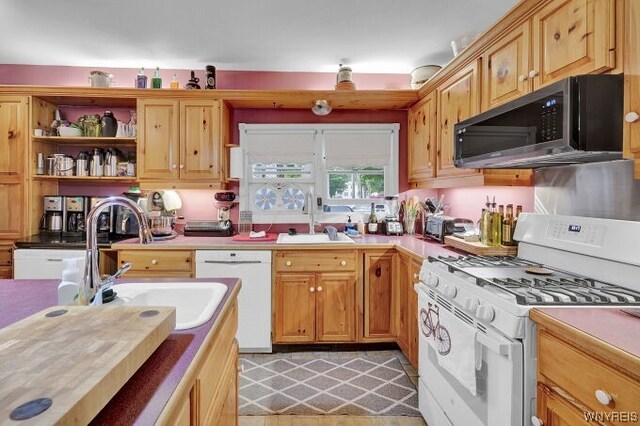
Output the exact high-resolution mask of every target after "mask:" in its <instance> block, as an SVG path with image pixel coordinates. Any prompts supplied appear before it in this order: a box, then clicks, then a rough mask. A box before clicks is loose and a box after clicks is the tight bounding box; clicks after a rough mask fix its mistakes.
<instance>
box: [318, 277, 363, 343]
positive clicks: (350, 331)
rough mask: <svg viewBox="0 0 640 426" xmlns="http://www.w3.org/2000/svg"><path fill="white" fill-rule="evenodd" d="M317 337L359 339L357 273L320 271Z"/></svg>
mask: <svg viewBox="0 0 640 426" xmlns="http://www.w3.org/2000/svg"><path fill="white" fill-rule="evenodd" d="M315 293H316V340H317V341H318V342H355V341H356V275H355V274H353V273H346V272H337V273H321V274H318V276H317V279H316V291H315Z"/></svg>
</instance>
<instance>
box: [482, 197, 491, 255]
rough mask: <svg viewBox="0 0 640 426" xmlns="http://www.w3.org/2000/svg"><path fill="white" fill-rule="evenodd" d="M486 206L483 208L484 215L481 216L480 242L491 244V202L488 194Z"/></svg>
mask: <svg viewBox="0 0 640 426" xmlns="http://www.w3.org/2000/svg"><path fill="white" fill-rule="evenodd" d="M485 206H486V207H485V208H484V209H482V216H480V242H481V243H482V244H484V245H486V246H488V245H491V244H489V242H490V237H491V203H490V202H489V196H488V195H487V202H486V204H485Z"/></svg>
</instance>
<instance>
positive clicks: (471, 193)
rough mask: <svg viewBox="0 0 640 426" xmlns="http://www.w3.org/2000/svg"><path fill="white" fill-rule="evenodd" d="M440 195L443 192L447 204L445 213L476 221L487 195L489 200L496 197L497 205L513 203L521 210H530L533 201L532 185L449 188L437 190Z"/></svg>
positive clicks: (531, 209)
mask: <svg viewBox="0 0 640 426" xmlns="http://www.w3.org/2000/svg"><path fill="white" fill-rule="evenodd" d="M438 192H439V194H440V195H443V194H444V202H445V204H449V208H448V209H445V213H446V214H448V215H450V216H455V217H460V218H465V219H471V220H473V221H478V219H480V214H481V213H482V209H483V208H484V205H485V202H486V199H487V195H488V196H489V198H490V199H491V200H493V196H494V195H495V197H496V203H497V204H498V205H500V204H504V205H505V206H506V205H507V204H513V208H514V209H515V207H516V205H518V204H519V205H521V206H522V208H523V211H525V212H532V211H533V202H534V194H533V192H534V188H533V187H526V188H522V187H513V186H488V187H475V188H449V189H441V190H440V191H438Z"/></svg>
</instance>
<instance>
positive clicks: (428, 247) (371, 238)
mask: <svg viewBox="0 0 640 426" xmlns="http://www.w3.org/2000/svg"><path fill="white" fill-rule="evenodd" d="M354 241H355V244H276V243H274V242H273V241H255V242H237V241H233V240H232V239H231V237H185V236H184V235H178V236H177V237H176V238H174V239H173V240H166V241H154V242H153V243H151V244H150V245H144V244H140V243H139V242H138V239H137V238H133V239H129V240H125V241H121V242H119V243H116V244H113V245H112V246H111V248H112V249H114V250H123V249H127V250H135V249H146V250H149V249H157V250H251V249H254V250H255V249H258V250H274V249H280V250H287V249H300V250H305V249H313V250H318V249H319V250H336V249H350V248H353V249H360V248H376V247H390V248H391V247H395V248H397V249H400V250H401V251H404V252H406V253H408V254H412V255H414V256H418V257H422V258H423V259H426V258H427V257H429V256H450V255H458V254H459V252H457V251H455V250H453V249H452V248H449V247H445V246H444V245H442V244H440V243H438V242H437V241H433V240H425V239H424V238H423V237H422V236H420V235H402V236H386V235H370V234H366V235H364V236H362V237H359V238H354Z"/></svg>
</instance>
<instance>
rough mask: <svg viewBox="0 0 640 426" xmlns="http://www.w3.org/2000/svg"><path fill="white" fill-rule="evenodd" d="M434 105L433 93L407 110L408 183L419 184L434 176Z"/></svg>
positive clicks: (435, 136) (435, 124)
mask: <svg viewBox="0 0 640 426" xmlns="http://www.w3.org/2000/svg"><path fill="white" fill-rule="evenodd" d="M436 103H437V101H436V93H435V92H433V93H431V94H430V95H428V96H427V97H426V98H424V99H423V100H421V101H420V102H419V103H417V104H416V105H414V106H412V107H411V109H410V110H409V135H408V140H409V150H408V153H409V182H421V181H425V180H428V179H431V178H433V177H434V176H435V167H434V162H435V152H436V140H437V136H438V130H437V129H438V123H437V115H436Z"/></svg>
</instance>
